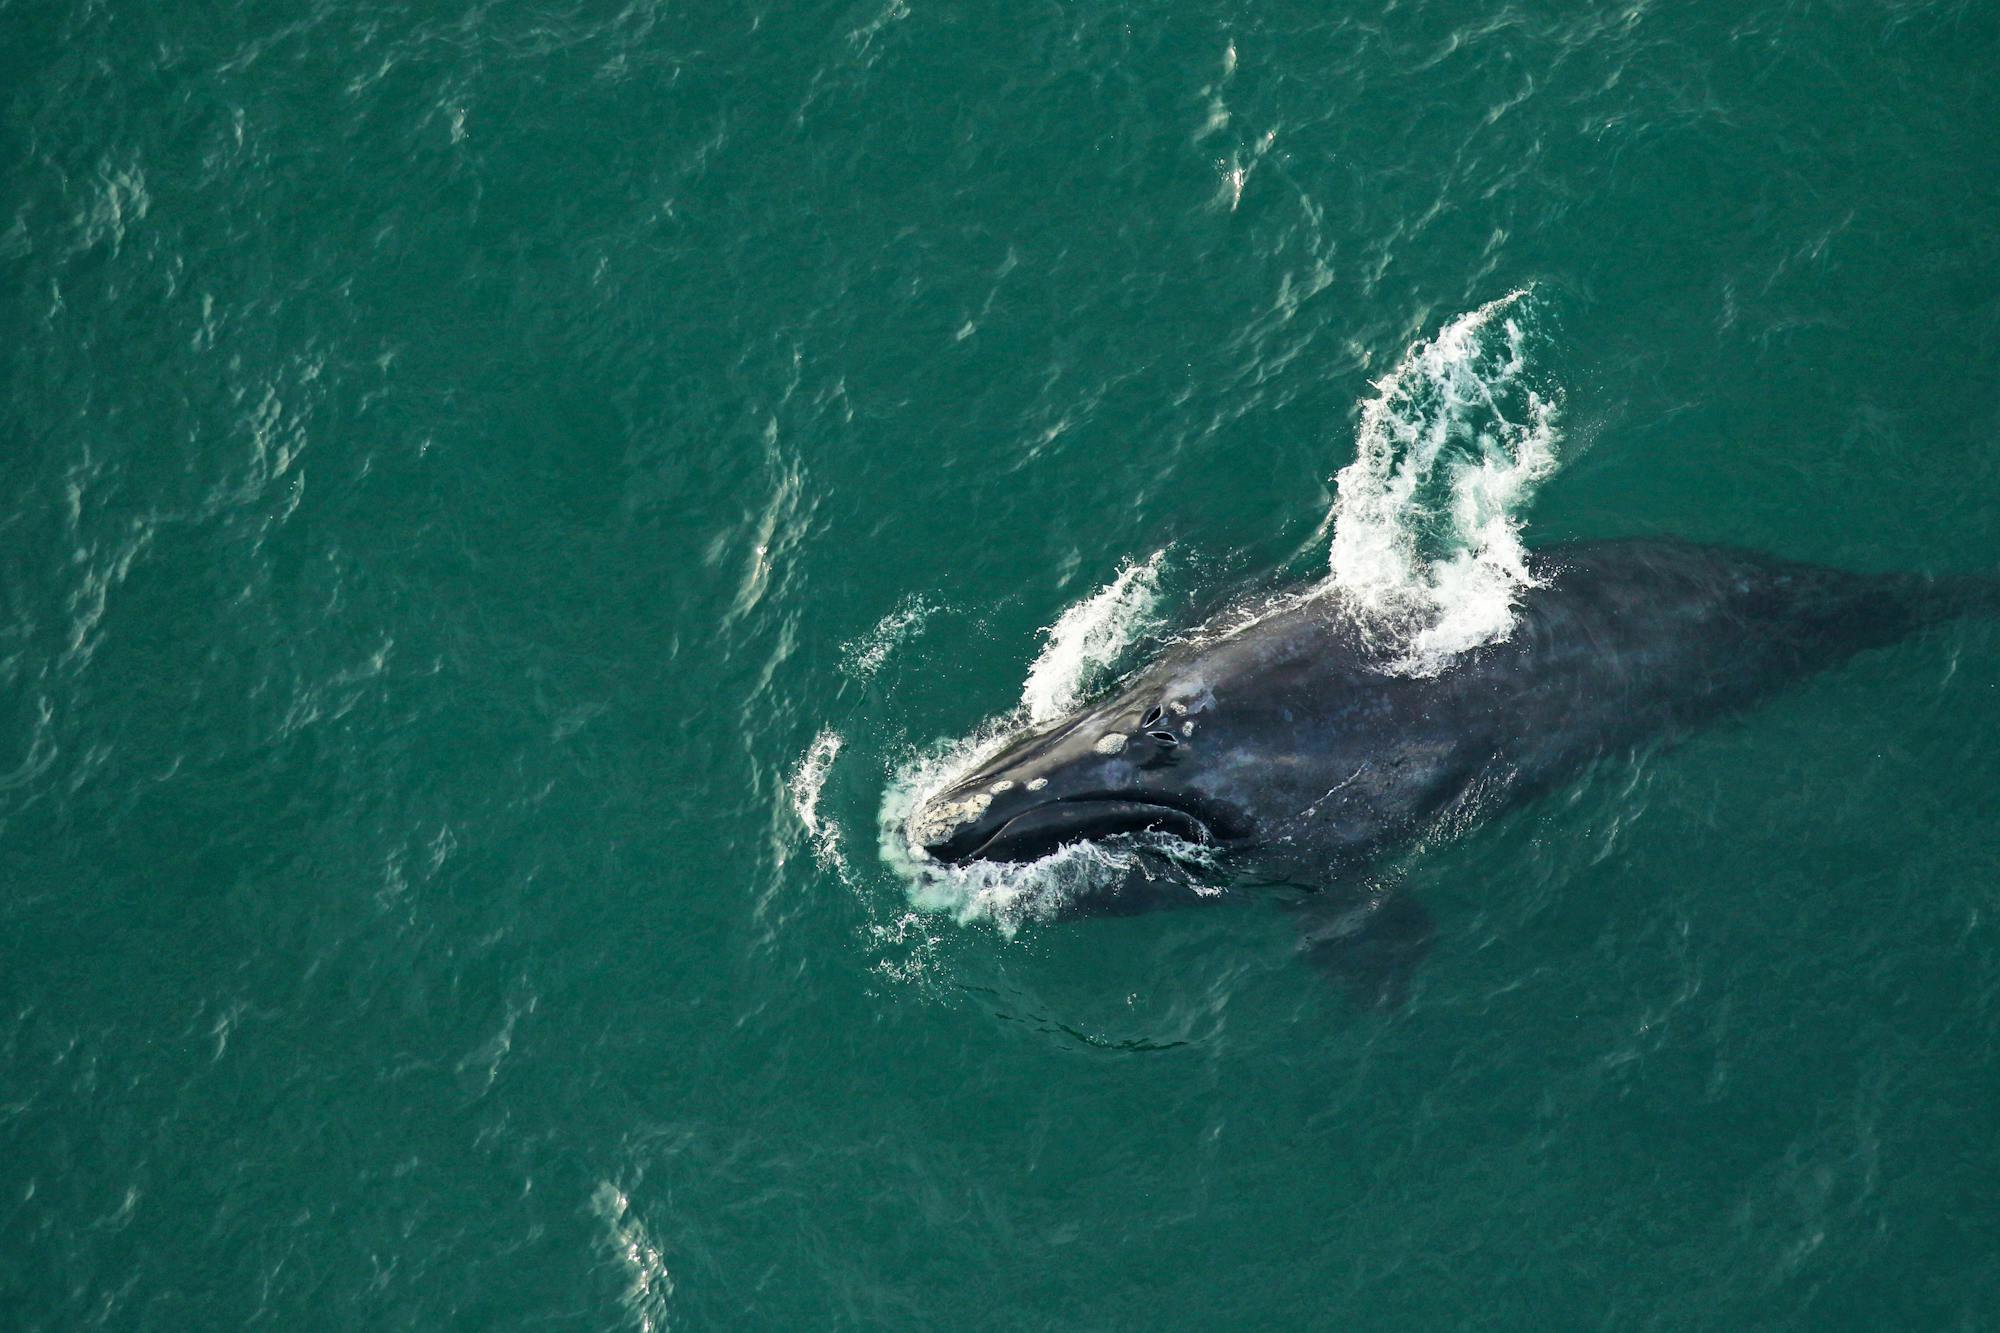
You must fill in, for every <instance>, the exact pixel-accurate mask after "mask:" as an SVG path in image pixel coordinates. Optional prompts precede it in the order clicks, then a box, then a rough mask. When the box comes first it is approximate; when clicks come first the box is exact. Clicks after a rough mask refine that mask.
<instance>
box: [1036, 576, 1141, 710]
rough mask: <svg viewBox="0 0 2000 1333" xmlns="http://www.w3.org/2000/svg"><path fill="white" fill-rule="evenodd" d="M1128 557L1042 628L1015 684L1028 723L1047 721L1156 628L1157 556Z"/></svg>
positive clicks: (1099, 681) (1092, 686) (1080, 696)
mask: <svg viewBox="0 0 2000 1333" xmlns="http://www.w3.org/2000/svg"><path fill="white" fill-rule="evenodd" d="M1166 554H1167V553H1166V551H1165V550H1159V551H1155V552H1153V554H1152V556H1151V557H1150V558H1149V559H1147V560H1145V561H1144V562H1143V563H1133V562H1128V563H1127V564H1126V565H1125V566H1124V567H1123V568H1121V569H1120V570H1119V571H1118V575H1117V577H1116V578H1114V579H1112V580H1111V582H1109V583H1107V584H1105V585H1104V586H1103V587H1102V588H1099V589H1098V590H1097V591H1096V592H1094V593H1092V594H1091V595H1090V596H1088V597H1086V598H1084V599H1083V600H1082V601H1080V602H1078V603H1077V604H1076V605H1074V606H1072V607H1070V608H1069V609H1068V610H1066V611H1064V612H1063V613H1062V615H1060V616H1058V617H1057V618H1056V623H1055V624H1053V625H1051V626H1049V628H1048V629H1046V630H1044V631H1043V635H1044V638H1043V642H1042V651H1041V652H1040V653H1038V654H1036V656H1035V661H1034V665H1033V666H1030V667H1029V668H1028V679H1027V681H1026V682H1025V683H1024V684H1023V685H1022V687H1021V711H1022V713H1023V715H1024V716H1025V717H1026V719H1027V721H1028V722H1030V723H1034V724H1039V723H1043V722H1053V721H1054V720H1055V719H1057V718H1059V717H1061V716H1062V715H1063V714H1064V713H1067V712H1069V710H1070V709H1072V708H1074V707H1076V706H1077V704H1078V703H1079V702H1081V701H1082V700H1083V698H1084V697H1085V696H1086V695H1087V694H1089V693H1090V692H1091V691H1092V690H1093V689H1095V688H1096V687H1097V686H1099V685H1101V684H1102V683H1103V680H1104V677H1105V675H1106V674H1107V673H1108V672H1109V670H1110V668H1111V665H1112V664H1113V663H1114V662H1116V661H1117V660H1118V657H1119V655H1120V654H1121V653H1123V652H1124V651H1125V650H1126V649H1127V648H1130V647H1131V646H1132V643H1133V641H1134V640H1136V639H1137V638H1138V637H1139V636H1140V635H1141V634H1144V633H1147V632H1148V631H1150V630H1155V629H1158V628H1159V626H1160V621H1159V617H1158V616H1157V614H1156V613H1155V611H1156V608H1157V607H1158V605H1159V599H1160V570H1161V562H1162V561H1163V560H1165V558H1166Z"/></svg>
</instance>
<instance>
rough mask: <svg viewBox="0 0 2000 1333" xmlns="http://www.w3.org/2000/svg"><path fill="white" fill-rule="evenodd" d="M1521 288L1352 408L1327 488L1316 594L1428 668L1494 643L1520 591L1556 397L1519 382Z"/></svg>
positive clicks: (1415, 355)
mask: <svg viewBox="0 0 2000 1333" xmlns="http://www.w3.org/2000/svg"><path fill="white" fill-rule="evenodd" d="M1526 298H1527V293H1526V292H1525V291H1516V292H1510V293H1508V294H1507V295H1506V296H1503V297H1501V298H1499V299H1498V300H1496V301H1490V302H1488V303H1487V304H1485V305H1483V306H1480V307H1479V308H1478V309H1477V310H1474V311H1471V312H1470V313H1468V314H1464V315H1460V316H1459V317H1458V318H1457V319H1454V320H1452V321H1451V322H1450V323H1448V324H1446V325H1445V326H1444V328H1442V329H1441V330H1439V331H1438V334H1437V336H1436V337H1435V338H1432V339H1430V340H1428V341H1418V342H1416V343H1414V344H1412V345H1411V347H1410V348H1409V349H1408V350H1407V351H1406V352H1404V354H1403V357H1402V359H1401V360H1400V361H1398V362H1397V364H1396V366H1395V368H1394V369H1393V370H1391V371H1390V372H1389V373H1388V374H1387V375H1385V376H1384V377H1383V378H1382V379H1381V380H1380V381H1378V382H1377V384H1376V386H1375V390H1376V392H1375V396H1374V397H1373V398H1371V399H1369V400H1368V401H1367V402H1365V403H1363V404H1362V407H1361V422H1360V426H1359V428H1358V430H1357V432H1356V435H1357V438H1356V442H1355V443H1356V451H1355V459H1354V461H1353V462H1352V463H1350V464H1349V465H1348V466H1347V467H1345V468H1343V469H1342V470H1341V472H1340V475H1339V476H1338V477H1337V478H1336V479H1335V484H1336V487H1337V489H1338V495H1337V497H1336V499H1335V501H1334V506H1333V515H1332V521H1333V542H1332V550H1331V553H1330V562H1329V563H1330V565H1331V572H1330V577H1329V580H1328V585H1327V586H1328V588H1329V589H1330V590H1331V591H1334V592H1336V593H1338V594H1339V595H1340V596H1341V597H1342V598H1343V599H1344V600H1345V601H1346V602H1347V603H1348V605H1349V606H1350V607H1351V608H1352V609H1353V610H1354V612H1355V614H1356V616H1357V618H1359V619H1360V620H1361V621H1362V623H1363V624H1365V625H1366V626H1368V627H1369V628H1370V629H1371V630H1373V631H1375V632H1376V633H1377V634H1379V635H1380V636H1381V637H1382V639H1383V640H1384V642H1385V646H1387V647H1389V648H1390V649H1391V650H1392V651H1393V652H1395V653H1396V656H1395V659H1394V661H1393V664H1392V669H1393V670H1397V671H1401V672H1407V673H1410V674H1416V675H1429V674H1433V673H1435V672H1437V671H1440V670H1442V669H1443V668H1444V666H1445V665H1446V664H1447V663H1449V662H1450V660H1451V658H1452V657H1453V656H1454V655H1455V654H1457V653H1460V652H1463V651H1464V650H1465V649H1467V648H1471V647H1476V646H1477V645H1479V644H1482V643H1489V642H1492V641H1493V640H1495V639H1500V638H1505V637H1506V635H1507V633H1508V632H1509V631H1510V630H1511V629H1512V627H1513V621H1514V603H1515V601H1516V599H1517V598H1518V597H1519V595H1520V594H1521V592H1522V591H1524V590H1525V589H1527V588H1529V587H1532V586H1533V583H1534V579H1533V576H1532V575H1531V574H1530V573H1529V571H1528V568H1527V561H1526V556H1525V553H1524V552H1523V550H1522V548H1521V542H1520V531H1519V526H1520V511H1521V509H1522V508H1523V507H1524V506H1525V505H1526V503H1527V501H1528V500H1529V498H1530V497H1531V496H1532V495H1533V493H1534V489H1535V486H1536V484H1537V483H1539V482H1540V481H1541V480H1542V479H1543V478H1545V477H1546V476H1548V474H1549V473H1550V472H1552V471H1553V470H1554V468H1555V461H1556V456H1555V445H1556V441H1557V439H1558V434H1557V430H1556V406H1557V404H1556V399H1555V397H1554V395H1553V394H1550V393H1544V392H1542V391H1539V390H1538V389H1537V388H1536V387H1534V385H1533V384H1532V383H1531V382H1530V381H1531V376H1530V375H1529V374H1528V367H1527V362H1528V358H1527V345H1528V341H1529V331H1528V327H1527V323H1526V320H1525V307H1524V306H1523V304H1522V303H1523V302H1524V301H1525V299H1526Z"/></svg>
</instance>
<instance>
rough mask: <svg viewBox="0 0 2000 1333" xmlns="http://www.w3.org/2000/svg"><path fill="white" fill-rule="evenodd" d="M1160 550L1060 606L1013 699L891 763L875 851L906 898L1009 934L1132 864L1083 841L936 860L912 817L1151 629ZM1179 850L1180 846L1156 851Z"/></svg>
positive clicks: (1126, 853)
mask: <svg viewBox="0 0 2000 1333" xmlns="http://www.w3.org/2000/svg"><path fill="white" fill-rule="evenodd" d="M1165 559H1166V552H1165V551H1164V550H1160V551H1156V552H1154V553H1153V555H1152V556H1151V558H1149V559H1147V560H1145V561H1143V562H1134V563H1128V564H1127V565H1125V566H1124V567H1123V568H1121V569H1120V570H1119V571H1118V573H1117V575H1116V576H1115V577H1113V578H1112V580H1111V581H1110V582H1109V583H1107V584H1105V585H1104V586H1103V587H1102V588H1099V589H1098V590H1097V591H1096V592H1094V593H1092V594H1091V595H1090V596H1088V597H1086V598H1084V599H1083V600H1081V601H1079V602H1077V603H1076V604H1074V605H1073V606H1071V607H1069V608H1068V609H1067V610H1065V611H1064V612H1063V613H1062V614H1061V615H1060V616H1058V617H1057V618H1056V622H1055V624H1053V625H1051V626H1049V628H1048V629H1047V630H1045V631H1044V632H1043V642H1042V648H1041V651H1040V652H1039V653H1037V654H1036V656H1035V661H1034V664H1033V665H1032V666H1030V667H1029V668H1028V676H1027V679H1026V681H1025V682H1023V684H1022V688H1021V703H1020V706H1019V707H1017V708H1015V709H1014V710H1013V711H1012V712H1011V713H1008V714H1006V715H1005V716H1002V717H998V718H995V719H993V720H991V721H990V722H988V723H987V724H986V725H985V726H983V727H981V728H980V729H978V730H977V731H975V732H974V733H973V734H971V735H970V736H966V737H963V738H961V739H959V740H956V741H950V742H946V743H944V744H942V745H940V746H938V747H936V748H934V749H933V750H931V751H929V752H926V753H921V754H915V755H912V756H910V757H909V758H908V759H906V760H905V761H904V762H903V763H901V764H899V765H898V766H897V767H896V769H895V771H894V772H893V773H892V775H891V777H890V781H889V786H888V789H887V790H886V791H885V792H884V793H883V801H882V814H881V826H880V833H881V844H880V845H881V852H882V858H883V860H884V862H886V863H887V864H888V865H890V866H891V867H893V868H894V869H896V870H897V871H898V872H899V873H900V874H901V875H902V876H903V878H904V879H905V880H906V881H908V882H909V884H910V886H911V898H912V901H913V902H914V903H915V904H916V905H917V906H918V907H919V908H922V909H925V910H927V911H947V912H950V913H951V914H952V915H953V916H955V917H956V918H957V919H958V920H959V921H961V922H968V921H972V920H979V919H983V920H990V921H993V922H994V923H996V924H997V925H999V926H1000V928H1001V929H1002V930H1005V931H1008V932H1011V931H1013V930H1014V929H1015V928H1016V927H1017V926H1019V924H1020V923H1021V922H1022V921H1025V920H1028V919H1030V918H1034V917H1044V916H1049V915H1052V914H1053V913H1054V912H1056V911H1057V910H1059V909H1060V907H1061V906H1062V904H1063V903H1064V902H1066V901H1068V900H1069V899H1071V898H1072V897H1073V896H1075V895H1076V894H1077V893H1079V892H1082V891H1083V890H1084V889H1086V888H1088V887H1091V886H1095V885H1102V884H1108V883H1110V882H1111V881H1112V880H1114V879H1116V878H1118V877H1121V876H1123V875H1125V874H1128V873H1131V872H1132V871H1133V870H1134V869H1135V868H1138V867H1139V855H1138V849H1137V847H1136V846H1125V845H1121V846H1115V847H1113V846H1100V845H1096V844H1090V843H1082V844H1077V845H1073V846H1069V847H1064V848H1062V849H1060V850H1058V851H1056V852H1054V853H1052V854H1050V855H1049V856H1046V857H1043V858H1042V859H1041V860H1039V861H1032V862H1026V863H1019V864H1013V863H1009V864H1001V863H988V862H976V863H974V864H972V865H967V866H940V865H938V864H936V863H935V862H932V861H930V860H929V859H928V858H926V857H924V856H923V854H922V853H921V852H919V851H917V850H916V849H915V847H914V845H913V843H912V840H911V838H910V835H909V824H910V819H911V817H912V816H913V815H914V814H915V813H916V812H917V811H919V810H921V809H923V808H924V807H925V805H927V804H928V803H929V802H930V801H931V800H932V799H933V798H935V797H936V796H937V795H938V794H939V793H941V792H943V791H945V790H947V789H948V788H950V787H952V786H954V785H956V784H957V783H958V781H959V780H960V779H961V778H963V777H964V775H965V774H967V773H969V772H971V771H972V770H973V769H974V768H975V767H977V766H978V765H979V764H980V763H982V762H984V761H985V759H986V758H987V757H988V756H990V755H991V754H993V753H994V752H995V751H997V750H998V749H999V748H1000V747H1001V746H1003V745H1005V744H1007V742H1008V741H1010V740H1011V739H1012V738H1013V737H1014V736H1016V735H1018V734H1019V733H1020V731H1021V730H1022V728H1024V727H1029V726H1036V725H1039V724H1042V723H1046V722H1050V721H1053V720H1055V719H1056V718H1059V717H1061V716H1062V715H1063V714H1065V713H1067V712H1068V711H1069V710H1070V709H1072V708H1074V707H1075V706H1076V705H1077V704H1078V703H1079V702H1081V701H1082V700H1083V699H1084V698H1085V697H1086V696H1087V695H1088V694H1089V693H1090V692H1091V691H1092V690H1093V689H1095V688H1097V687H1098V686H1099V685H1100V684H1101V683H1102V682H1103V681H1104V679H1105V678H1106V677H1107V676H1109V675H1110V673H1111V671H1112V669H1113V668H1114V667H1115V665H1116V663H1117V661H1118V659H1119V657H1120V656H1121V655H1122V654H1123V653H1124V652H1125V651H1126V650H1127V649H1129V648H1130V647H1131V646H1132V644H1133V643H1134V642H1135V641H1136V640H1137V639H1138V638H1139V636H1140V635H1142V634H1144V633H1146V632H1148V631H1149V630H1152V629H1155V628H1158V626H1159V624H1160V620H1159V615H1158V604H1159V596H1160V593H1159V579H1160V575H1161V572H1162V570H1163V568H1164V565H1165ZM1162 849H1164V850H1168V851H1172V852H1179V851H1182V850H1185V849H1184V848H1181V847H1167V846H1166V845H1165V843H1164V842H1163V843H1162V845H1161V848H1156V850H1162Z"/></svg>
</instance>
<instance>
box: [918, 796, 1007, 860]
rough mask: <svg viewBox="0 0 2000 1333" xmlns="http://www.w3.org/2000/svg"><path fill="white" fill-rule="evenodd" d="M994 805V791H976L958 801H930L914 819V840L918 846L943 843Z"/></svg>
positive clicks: (920, 809) (919, 810)
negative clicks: (957, 829) (961, 826)
mask: <svg viewBox="0 0 2000 1333" xmlns="http://www.w3.org/2000/svg"><path fill="white" fill-rule="evenodd" d="M992 804H993V796H992V794H991V793H990V792H983V791H981V792H974V793H973V794H972V795H970V796H965V797H961V798H960V799H958V800H956V801H929V802H926V803H925V804H924V805H923V806H922V807H920V808H919V809H918V810H917V812H916V814H915V815H914V816H913V817H912V818H911V820H910V841H911V842H912V843H914V844H915V845H916V846H917V847H920V848H921V847H928V846H929V845H930V844H932V843H934V842H943V841H944V840H945V838H947V837H949V836H950V834H951V831H952V830H953V829H955V828H957V827H958V826H959V825H961V824H969V823H971V822H972V821H973V820H975V819H977V818H979V817H980V816H981V815H983V814H985V813H986V810H987V807H988V806H990V805H992Z"/></svg>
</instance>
